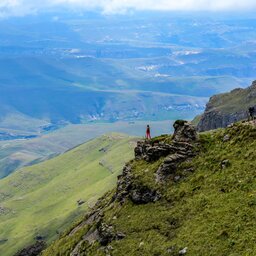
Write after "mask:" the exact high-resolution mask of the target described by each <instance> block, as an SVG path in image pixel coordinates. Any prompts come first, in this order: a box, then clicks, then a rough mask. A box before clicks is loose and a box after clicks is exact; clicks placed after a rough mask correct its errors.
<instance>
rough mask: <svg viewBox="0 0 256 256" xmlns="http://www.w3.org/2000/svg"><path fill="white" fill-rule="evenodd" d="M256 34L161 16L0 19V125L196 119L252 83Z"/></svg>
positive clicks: (227, 23)
mask: <svg viewBox="0 0 256 256" xmlns="http://www.w3.org/2000/svg"><path fill="white" fill-rule="evenodd" d="M255 27H256V20H254V19H251V18H244V17H240V18H234V17H233V16H230V17H229V16H228V15H227V16H226V18H223V17H221V16H216V17H214V16H207V15H205V16H197V15H193V16H191V15H188V14H186V15H178V14H173V13H157V12H156V13H146V12H143V13H134V14H131V15H113V16H104V15H99V14H96V13H66V12H48V13H39V14H38V15H33V16H26V17H21V18H9V19H5V20H1V21H0V39H1V40H0V90H1V93H0V120H1V121H0V126H1V128H5V129H7V130H8V129H12V130H15V131H17V130H26V131H27V130H29V129H32V130H36V131H38V130H40V131H42V130H43V129H44V127H45V126H47V127H48V126H49V125H50V126H51V125H52V124H54V125H56V124H57V125H63V124H66V123H86V122H89V121H90V122H91V121H104V122H106V121H107V122H109V121H111V122H113V121H117V120H165V119H175V118H193V117H194V116H195V115H196V114H198V113H201V112H202V111H203V109H204V106H205V103H206V102H207V100H208V97H209V96H211V95H212V94H215V93H219V92H225V91H228V90H230V89H233V88H235V87H240V86H242V87H243V86H245V85H248V84H250V82H249V81H251V80H253V79H252V77H253V75H254V74H255V69H256V65H255V56H256V41H255V36H256V29H255ZM17 120H18V122H17ZM24 127H26V129H24ZM13 132H14V131H13ZM16 133H17V134H19V132H16ZM14 134H15V132H14Z"/></svg>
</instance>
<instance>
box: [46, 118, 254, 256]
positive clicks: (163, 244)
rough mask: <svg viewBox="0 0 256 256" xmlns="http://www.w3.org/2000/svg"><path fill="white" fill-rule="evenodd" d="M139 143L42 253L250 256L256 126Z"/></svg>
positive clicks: (185, 131)
mask: <svg viewBox="0 0 256 256" xmlns="http://www.w3.org/2000/svg"><path fill="white" fill-rule="evenodd" d="M174 128H175V133H174V135H173V136H161V137H158V138H154V139H153V140H151V141H140V142H138V144H137V147H136V148H135V159H134V160H132V161H130V162H129V163H127V164H126V165H125V167H124V169H123V173H122V174H121V175H120V176H119V177H118V182H117V187H116V189H114V190H112V191H109V192H108V193H107V194H106V195H105V196H104V197H102V198H101V199H100V200H99V201H98V202H97V204H96V205H95V207H94V208H93V209H92V211H91V212H90V213H89V214H87V215H86V216H85V217H84V218H82V219H81V220H80V221H79V222H78V223H76V224H74V225H73V227H71V228H70V229H69V230H67V231H66V232H65V233H64V234H62V235H61V237H60V238H59V239H58V240H57V241H55V242H54V243H53V244H52V245H51V246H50V247H49V248H48V249H46V250H45V251H44V252H43V256H54V255H56V256H57V255H63V256H64V255H73V256H75V255H76V256H79V255H81V256H82V255H89V256H96V255H99V256H100V255H113V256H127V255H129V256H134V255H136V256H137V255H138V256H141V255H143V256H144V255H145V256H147V255H148V256H152V255H161V256H162V255H164V256H165V255H166V256H167V255H173V256H174V255H177V256H178V255H191V256H194V255H198V256H205V255H214V256H215V255H216V256H217V255H218V256H220V255H223V256H224V255H254V252H255V251H256V245H255V244H256V243H255V241H256V236H255V225H256V219H255V210H256V194H255V191H256V176H255V166H256V140H255V139H256V128H255V126H254V124H253V123H238V124H235V125H232V126H230V127H229V128H227V129H220V130H216V131H211V132H208V133H203V134H199V135H198V134H197V133H196V132H195V128H193V127H192V126H191V125H189V123H187V122H185V121H178V122H176V123H175V125H174Z"/></svg>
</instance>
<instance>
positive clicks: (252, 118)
mask: <svg viewBox="0 0 256 256" xmlns="http://www.w3.org/2000/svg"><path fill="white" fill-rule="evenodd" d="M248 112H249V120H254V113H255V108H254V107H249V109H248Z"/></svg>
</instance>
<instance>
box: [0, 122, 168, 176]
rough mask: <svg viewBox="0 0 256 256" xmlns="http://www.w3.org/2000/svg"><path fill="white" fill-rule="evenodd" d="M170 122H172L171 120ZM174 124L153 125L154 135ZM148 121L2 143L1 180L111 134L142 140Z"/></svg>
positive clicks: (63, 130)
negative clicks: (137, 137)
mask: <svg viewBox="0 0 256 256" xmlns="http://www.w3.org/2000/svg"><path fill="white" fill-rule="evenodd" d="M168 120H170V119H168ZM171 123H172V121H159V122H153V121H151V122H150V125H151V128H152V134H153V135H159V134H163V133H165V134H166V133H169V132H170V129H171ZM147 124H148V122H146V121H138V122H134V123H128V122H116V123H90V124H80V125H67V126H65V127H63V128H61V129H58V130H56V131H54V132H51V133H47V134H44V135H42V136H40V137H38V138H35V139H29V140H9V141H0V178H2V177H5V176H6V175H8V174H10V173H12V172H14V171H15V170H16V169H18V168H21V167H23V166H24V165H31V164H34V163H35V161H36V162H39V161H42V160H46V159H47V158H49V157H52V156H54V155H56V154H59V153H63V152H65V151H66V150H68V149H70V148H73V147H74V146H76V145H78V144H81V143H83V142H86V141H88V140H90V139H92V138H95V137H99V136H101V135H103V134H105V133H109V132H113V131H115V132H119V133H125V134H129V135H132V136H142V135H144V133H145V127H146V125H147Z"/></svg>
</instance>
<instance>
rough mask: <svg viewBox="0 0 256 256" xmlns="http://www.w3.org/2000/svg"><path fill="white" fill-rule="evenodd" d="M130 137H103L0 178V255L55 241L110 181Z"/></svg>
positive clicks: (127, 157)
mask: <svg viewBox="0 0 256 256" xmlns="http://www.w3.org/2000/svg"><path fill="white" fill-rule="evenodd" d="M133 148H134V138H133V137H129V136H127V135H122V134H114V133H113V134H109V135H105V136H102V137H99V138H97V139H93V140H91V141H89V142H87V143H85V144H83V145H81V146H78V147H76V148H74V149H72V150H70V151H68V152H66V153H64V154H61V155H59V156H58V157H55V158H52V159H50V160H48V161H45V162H42V163H39V164H36V165H33V166H30V167H25V168H23V169H20V170H18V171H17V172H15V173H14V174H12V175H10V176H8V177H7V178H5V179H2V180H0V255H4V256H9V255H13V254H14V253H15V252H16V251H17V250H18V249H21V248H23V247H24V246H26V245H28V244H30V243H33V241H34V240H35V238H36V237H38V236H39V237H43V238H44V239H46V240H47V241H51V240H52V239H54V238H56V237H57V235H58V234H59V233H60V232H62V231H63V230H64V229H65V228H66V227H67V226H69V225H70V223H71V222H73V221H74V220H75V219H76V218H77V216H80V215H81V214H84V212H86V211H87V210H88V208H90V207H93V205H94V203H95V202H96V201H97V199H98V198H99V197H100V196H102V195H103V194H104V193H105V192H106V191H108V190H109V189H112V188H113V187H114V185H115V183H116V176H117V175H118V174H120V171H121V169H122V166H123V165H124V163H125V162H126V161H128V160H130V159H131V158H132V152H133Z"/></svg>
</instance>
